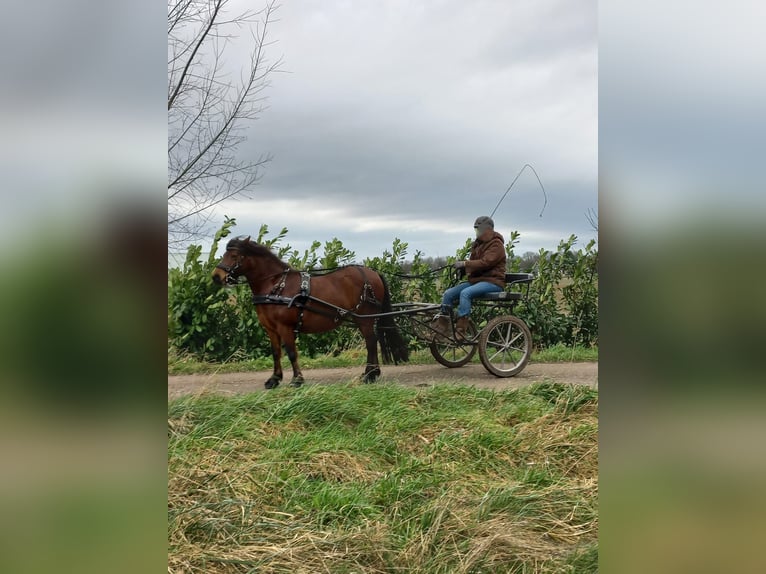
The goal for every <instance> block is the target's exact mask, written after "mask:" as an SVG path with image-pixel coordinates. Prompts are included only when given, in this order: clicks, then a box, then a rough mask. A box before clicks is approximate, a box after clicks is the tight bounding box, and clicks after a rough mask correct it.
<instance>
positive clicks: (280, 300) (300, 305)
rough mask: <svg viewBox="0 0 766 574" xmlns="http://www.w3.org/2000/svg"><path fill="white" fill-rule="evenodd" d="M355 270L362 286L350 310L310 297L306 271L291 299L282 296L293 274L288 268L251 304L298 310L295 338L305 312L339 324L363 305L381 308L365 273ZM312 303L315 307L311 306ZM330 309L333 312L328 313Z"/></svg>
mask: <svg viewBox="0 0 766 574" xmlns="http://www.w3.org/2000/svg"><path fill="white" fill-rule="evenodd" d="M356 269H357V270H358V271H359V273H361V275H362V279H363V280H364V284H363V285H362V292H361V294H360V295H359V301H358V302H357V304H356V306H355V307H353V308H352V309H344V308H343V307H338V306H337V305H333V304H332V303H329V302H327V301H323V300H322V299H318V298H316V297H313V296H312V295H311V275H310V274H309V273H307V272H306V271H300V275H301V283H300V288H299V291H298V293H296V294H295V295H293V296H292V297H288V296H285V295H282V292H283V290H284V288H285V285H286V283H287V276H288V274H289V273H291V272H293V273H294V272H295V271H291V270H290V269H289V268H286V269H285V270H284V271H283V272H282V276H281V277H280V279H279V280H278V281H277V283H276V284H275V285H274V287H273V288H272V289H271V291H270V292H269V293H268V294H267V295H253V304H254V305H287V307H288V308H290V307H296V308H297V309H298V322H297V323H296V325H295V329H293V332H294V333H295V336H296V337H297V336H298V334H299V333H300V332H301V329H302V327H303V313H304V312H305V311H307V310H308V311H311V312H312V313H317V314H319V315H323V316H325V317H329V318H332V319H333V321H334V322H335V323H336V324H337V323H340V322H342V321H344V320H345V319H346V318H348V317H349V316H352V317H355V316H357V315H356V312H357V311H358V310H359V309H360V308H361V306H362V305H364V304H365V303H370V304H373V305H375V306H377V307H380V306H381V303H380V301H378V299H377V297H375V291H374V289H373V287H372V285H371V284H370V282H369V281H367V275H366V274H365V272H364V271H363V270H362V269H361V268H360V267H356ZM312 303H314V304H315V305H311V304H312ZM316 305H320V306H322V307H323V308H317V306H316ZM325 308H326V309H325ZM330 309H332V310H333V311H330Z"/></svg>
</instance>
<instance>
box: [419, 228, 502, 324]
mask: <svg viewBox="0 0 766 574" xmlns="http://www.w3.org/2000/svg"><path fill="white" fill-rule="evenodd" d="M473 228H474V229H475V230H476V241H474V242H473V244H472V245H471V256H470V258H469V259H468V260H467V261H456V262H455V269H458V270H461V269H463V270H465V272H466V273H467V274H468V276H467V278H466V279H467V280H466V281H462V282H460V283H458V284H457V285H455V286H454V287H450V288H449V289H447V290H446V291H445V292H444V296H443V297H442V306H441V310H440V312H439V313H438V314H437V315H436V316H435V317H434V319H433V322H432V324H431V326H432V328H433V329H434V330H435V331H436V332H437V333H438V334H439V335H441V336H443V337H449V336H450V330H451V329H450V327H451V320H450V315H451V313H452V306H453V305H454V304H455V303H456V302H458V308H457V323H456V324H455V337H456V338H457V339H466V338H468V337H467V331H468V325H469V316H470V314H471V299H473V298H474V297H480V296H482V295H487V294H488V293H496V292H498V291H502V290H503V289H504V287H505V265H506V254H505V240H504V239H503V236H502V235H500V234H499V233H498V232H497V231H495V222H494V221H492V218H490V217H487V216H486V215H482V216H481V217H478V218H476V222H475V223H474V224H473ZM437 336H438V335H437Z"/></svg>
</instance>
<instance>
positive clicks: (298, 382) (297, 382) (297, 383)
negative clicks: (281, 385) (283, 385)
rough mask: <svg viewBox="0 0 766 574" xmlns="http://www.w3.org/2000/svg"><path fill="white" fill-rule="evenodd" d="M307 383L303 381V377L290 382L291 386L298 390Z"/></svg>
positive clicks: (294, 378)
mask: <svg viewBox="0 0 766 574" xmlns="http://www.w3.org/2000/svg"><path fill="white" fill-rule="evenodd" d="M305 382H306V381H305V380H304V379H303V377H302V376H301V377H293V380H292V381H290V386H291V387H294V388H296V389H297V388H298V387H300V386H301V385H302V384H303V383H305Z"/></svg>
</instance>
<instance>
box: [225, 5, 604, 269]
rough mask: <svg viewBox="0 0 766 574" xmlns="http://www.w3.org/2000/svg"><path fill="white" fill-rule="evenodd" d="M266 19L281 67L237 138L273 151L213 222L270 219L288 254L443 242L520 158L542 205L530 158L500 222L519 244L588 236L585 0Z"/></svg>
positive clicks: (506, 181)
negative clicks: (264, 105)
mask: <svg viewBox="0 0 766 574" xmlns="http://www.w3.org/2000/svg"><path fill="white" fill-rule="evenodd" d="M239 5H241V6H242V7H243V8H244V7H248V6H250V7H252V2H249V1H245V0H243V1H241V2H240V3H239ZM277 14H278V17H279V21H278V22H276V23H274V24H272V25H271V28H270V36H271V38H272V39H273V40H276V43H275V44H274V45H273V46H271V47H270V50H271V51H270V54H271V56H272V58H277V57H279V56H282V57H283V58H284V65H283V69H284V70H285V71H286V72H288V73H282V74H278V75H275V76H274V77H273V79H272V86H271V88H269V91H268V96H269V102H268V103H269V108H268V109H267V110H266V112H265V113H264V114H263V116H262V118H261V119H259V120H258V121H257V122H255V123H253V124H252V126H251V128H250V130H249V132H248V140H247V142H246V143H245V144H243V145H242V148H241V153H242V154H243V156H245V157H257V156H258V155H260V154H263V153H269V154H271V155H273V161H272V162H271V163H270V164H268V165H267V167H266V169H265V171H264V172H263V179H262V181H261V183H260V185H259V186H257V187H256V188H254V189H253V191H252V193H251V194H250V196H251V199H240V200H237V201H231V202H227V203H226V204H223V205H221V206H220V207H219V208H218V210H217V211H218V214H219V215H218V216H217V217H215V218H214V221H221V220H222V219H223V214H226V215H229V216H231V217H236V219H237V223H238V225H237V227H236V233H237V234H243V233H253V234H255V233H257V231H258V228H259V227H260V225H261V223H266V224H268V225H269V226H270V227H271V228H272V229H274V230H276V229H279V228H281V227H283V226H284V227H287V228H288V229H289V234H288V236H287V237H288V242H289V243H290V244H291V245H293V246H294V247H297V248H299V249H304V248H305V247H307V246H308V245H309V244H310V242H311V241H312V240H314V239H318V240H320V241H323V242H324V241H326V240H329V239H331V238H333V237H338V238H339V239H341V240H342V241H343V243H344V244H345V245H346V247H348V248H350V249H352V250H354V251H355V252H356V253H357V256H358V257H357V260H358V261H361V259H363V258H364V257H366V256H374V255H379V254H381V253H382V251H383V250H384V249H385V248H387V247H388V248H390V245H391V243H392V241H393V239H394V238H395V237H398V238H400V239H402V240H403V241H407V242H408V243H409V244H410V254H412V253H414V251H415V250H416V249H419V250H421V251H423V252H424V253H425V254H426V255H432V256H437V255H449V254H453V253H454V252H455V249H456V248H457V247H459V246H461V245H462V243H463V242H464V241H465V239H466V238H467V237H468V236H470V235H472V233H473V229H472V226H473V221H474V219H475V218H476V217H477V216H479V215H488V214H489V213H490V212H491V211H492V209H493V208H494V207H495V205H496V203H497V201H498V200H499V199H500V197H501V196H502V194H503V193H504V192H505V190H506V189H507V188H508V186H509V185H510V183H511V181H512V180H513V178H514V177H515V175H516V174H517V172H518V171H519V170H520V169H521V168H522V166H523V165H524V164H525V163H530V164H532V165H533V166H534V167H535V168H536V170H537V172H538V173H539V175H540V177H541V179H542V181H543V183H544V184H545V187H546V191H547V194H548V206H547V208H546V209H545V212H544V214H543V216H542V218H540V217H539V214H540V211H541V209H542V207H543V203H544V198H543V195H542V192H541V191H540V189H539V185H538V183H537V180H536V179H535V177H534V174H532V173H531V172H529V171H526V172H525V173H524V175H522V176H521V178H520V179H519V180H518V182H517V183H516V185H515V186H514V188H513V190H512V191H511V193H510V194H509V195H508V197H507V198H506V199H505V201H504V202H503V204H502V205H501V206H500V208H499V209H498V211H497V213H496V214H495V217H494V219H495V223H496V230H498V231H500V232H501V233H503V235H505V236H506V237H507V236H508V234H509V232H510V231H511V230H518V231H520V232H521V242H520V244H519V248H518V250H517V252H518V253H519V254H521V253H523V252H525V251H536V250H538V249H540V248H541V247H542V248H546V249H551V248H555V246H556V244H557V243H558V241H559V240H560V239H563V238H566V237H568V236H569V235H570V234H572V233H574V234H576V235H577V236H578V237H579V238H580V239H581V241H580V243H579V245H580V246H582V245H584V244H585V242H587V240H588V239H590V238H591V237H594V236H595V232H594V231H593V229H592V228H591V226H590V224H589V222H588V220H587V219H586V217H585V214H586V212H587V211H588V209H596V208H597V204H598V191H597V177H598V52H597V3H596V2H595V0H561V1H556V0H529V1H515V0H513V1H505V0H498V1H476V2H465V1H454V0H442V1H436V0H434V1H411V0H408V1H399V0H387V1H385V2H378V1H374V2H373V1H368V2H348V1H346V2H342V1H329V0H321V1H319V0H316V1H301V2H295V1H286V2H284V3H283V4H282V5H281V7H280V8H279V10H278V13H277ZM239 48H240V46H237V45H234V46H232V48H231V50H232V51H231V52H230V53H229V56H228V58H229V61H232V62H235V61H236V60H235V55H234V50H235V49H239ZM246 48H247V47H246V46H245V45H244V44H243V45H242V48H241V49H242V52H243V55H244V52H245V49H246Z"/></svg>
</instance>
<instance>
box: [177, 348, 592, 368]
mask: <svg viewBox="0 0 766 574" xmlns="http://www.w3.org/2000/svg"><path fill="white" fill-rule="evenodd" d="M366 359H367V353H366V351H365V350H364V349H362V348H359V349H350V350H347V351H343V352H341V353H339V354H337V355H320V356H317V357H307V356H304V355H301V357H300V362H301V367H302V368H304V369H329V368H334V367H357V366H359V365H363V364H364V362H365V361H366ZM531 360H532V361H537V362H539V363H562V362H582V361H598V347H567V346H565V345H555V346H553V347H548V348H546V349H539V350H535V351H533V353H532V357H531ZM435 362H436V361H435V360H434V358H433V357H432V356H431V352H430V351H429V350H428V349H422V350H417V351H413V352H412V353H411V354H410V363H412V364H415V365H419V364H432V363H435ZM473 362H475V363H478V362H479V355H478V353H477V354H476V356H475V357H474V359H473ZM282 365H283V367H284V368H289V362H288V360H287V358H286V357H283V358H282ZM271 368H272V361H271V357H264V358H259V359H249V360H235V361H228V362H225V363H211V362H205V361H200V360H198V359H196V358H194V357H191V356H184V355H182V354H179V353H178V352H176V351H175V350H172V349H171V350H170V351H169V352H168V374H169V375H190V374H210V373H240V372H248V371H270V370H271Z"/></svg>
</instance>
